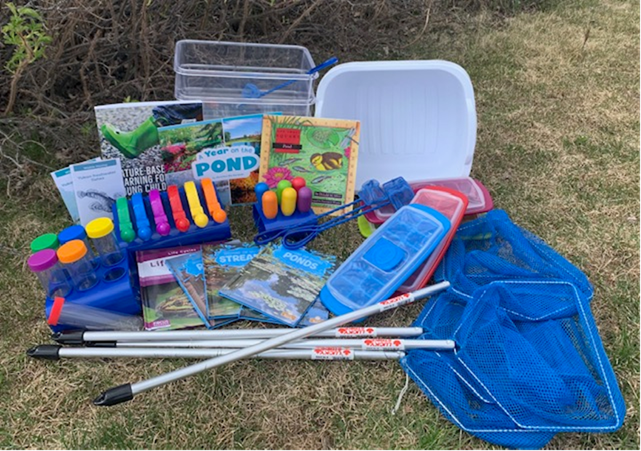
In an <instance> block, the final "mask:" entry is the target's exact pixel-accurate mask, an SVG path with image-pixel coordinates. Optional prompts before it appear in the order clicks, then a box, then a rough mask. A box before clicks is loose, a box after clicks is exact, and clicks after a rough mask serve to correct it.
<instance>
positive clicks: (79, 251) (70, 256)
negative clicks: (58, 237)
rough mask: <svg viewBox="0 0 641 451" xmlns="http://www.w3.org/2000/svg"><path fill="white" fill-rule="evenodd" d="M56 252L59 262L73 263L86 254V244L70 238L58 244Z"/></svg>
mask: <svg viewBox="0 0 641 451" xmlns="http://www.w3.org/2000/svg"><path fill="white" fill-rule="evenodd" d="M56 253H57V254H58V260H60V262H61V263H73V262H77V261H78V260H80V259H81V258H82V257H84V256H85V255H87V246H85V243H84V241H82V240H71V241H69V242H68V243H65V244H63V245H62V246H60V247H59V248H58V251H57V252H56Z"/></svg>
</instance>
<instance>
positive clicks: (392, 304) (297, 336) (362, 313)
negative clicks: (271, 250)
mask: <svg viewBox="0 0 641 451" xmlns="http://www.w3.org/2000/svg"><path fill="white" fill-rule="evenodd" d="M449 286H450V284H449V282H446V281H444V282H440V283H437V284H435V285H431V286H429V287H425V288H422V289H420V290H417V291H414V292H413V293H406V294H402V295H400V296H396V297H394V298H390V299H387V300H386V301H382V302H379V303H377V304H374V305H371V306H369V307H364V308H362V309H358V310H355V311H353V312H349V313H346V314H345V315H341V316H336V317H334V318H332V319H328V320H327V321H324V322H322V323H320V324H315V325H313V326H309V327H306V328H304V329H298V330H294V331H292V332H290V333H288V334H285V335H281V336H279V337H274V338H270V339H268V340H265V341H262V342H260V343H258V344H256V345H254V346H250V347H248V348H242V349H239V350H237V351H236V352H232V353H230V354H225V355H223V356H220V357H214V358H213V359H209V360H205V361H202V362H199V363H196V364H194V365H190V366H187V367H185V368H181V369H179V370H175V371H171V372H169V373H166V374H163V375H160V376H156V377H152V378H151V379H147V380H145V381H141V382H136V383H134V384H123V385H120V386H118V387H113V388H110V389H108V390H106V391H104V392H103V393H101V394H100V395H99V396H98V397H97V398H96V399H94V401H93V403H94V404H95V405H97V406H113V405H116V404H120V403H122V402H125V401H130V400H132V399H133V398H134V396H136V395H137V394H139V393H142V392H145V391H148V390H151V389H152V388H156V387H159V386H161V385H165V384H168V383H169V382H173V381H177V380H180V379H184V378H186V377H188V376H193V375H194V374H198V373H201V372H203V371H206V370H209V369H212V368H216V367H218V366H222V365H225V364H227V363H231V362H235V361H237V360H241V359H245V358H248V357H251V356H253V355H256V354H259V353H261V352H265V351H269V350H270V349H274V348H277V347H279V346H282V345H284V344H287V343H290V342H292V341H295V340H301V339H303V338H307V337H309V336H311V335H314V334H316V333H319V332H322V331H325V330H328V329H331V328H333V327H338V326H342V325H343V324H347V323H349V322H352V321H356V320H359V319H361V318H365V317H367V316H370V315H374V314H375V313H380V312H384V311H386V310H390V309H393V308H396V307H399V306H401V305H405V304H409V303H412V302H414V301H417V300H419V299H423V298H426V297H428V296H431V295H432V294H434V293H438V292H440V291H442V290H445V289H447V288H448V287H449Z"/></svg>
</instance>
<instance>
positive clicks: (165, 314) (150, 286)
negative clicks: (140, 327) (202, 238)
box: [136, 245, 205, 330]
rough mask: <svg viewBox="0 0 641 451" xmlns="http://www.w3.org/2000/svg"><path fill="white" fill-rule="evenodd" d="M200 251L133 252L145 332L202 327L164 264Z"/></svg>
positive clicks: (186, 249)
mask: <svg viewBox="0 0 641 451" xmlns="http://www.w3.org/2000/svg"><path fill="white" fill-rule="evenodd" d="M199 250H200V245H196V246H182V247H175V248H171V249H159V250H150V251H138V252H136V262H137V264H138V278H139V281H140V294H141V300H142V313H143V319H144V321H145V329H147V330H156V329H163V330H169V329H185V328H191V327H197V326H203V325H205V323H204V322H203V320H202V319H201V318H200V316H199V315H198V313H197V312H196V310H195V309H194V307H193V305H192V303H191V302H190V301H189V298H188V297H187V295H185V292H184V291H183V289H182V288H181V287H180V285H179V284H178V282H177V281H176V278H175V277H174V275H173V274H172V273H171V271H170V270H169V268H168V267H167V265H166V264H165V260H166V259H167V258H170V257H174V256H177V255H185V254H190V253H194V252H198V251H199Z"/></svg>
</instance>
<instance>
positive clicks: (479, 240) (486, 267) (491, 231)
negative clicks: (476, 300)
mask: <svg viewBox="0 0 641 451" xmlns="http://www.w3.org/2000/svg"><path fill="white" fill-rule="evenodd" d="M526 279H534V280H545V279H557V280H566V281H568V282H571V283H573V284H574V285H575V286H576V288H577V290H579V293H580V295H581V298H582V299H584V300H585V301H586V302H590V301H591V300H592V294H593V288H592V285H591V284H590V281H589V280H588V278H587V277H586V276H585V274H583V273H582V272H581V271H580V270H579V269H578V268H577V267H575V266H574V265H573V264H572V263H570V262H569V261H567V260H566V259H565V258H564V257H562V256H561V255H560V254H559V253H558V252H556V251H555V250H554V249H552V248H551V247H550V246H549V245H548V244H546V243H545V242H544V241H543V240H542V239H541V238H539V237H537V236H536V235H534V234H533V233H531V232H529V231H527V230H525V229H522V228H521V227H519V226H517V225H516V224H514V223H513V222H512V221H511V220H510V218H509V216H508V215H507V213H505V211H503V210H492V211H490V212H488V213H487V214H486V215H484V216H482V217H480V218H478V219H476V220H474V221H470V222H467V223H465V224H462V225H461V226H460V227H459V228H458V230H457V232H456V235H455V236H454V239H453V240H452V242H451V244H450V247H449V248H448V251H447V252H446V253H445V255H444V256H443V260H442V261H441V264H440V265H439V267H438V268H437V269H436V271H435V273H434V280H436V281H437V282H440V281H442V280H447V281H449V282H450V283H451V284H452V285H453V286H454V287H455V289H456V291H458V292H460V293H462V294H464V295H468V296H470V295H471V294H472V293H473V292H474V290H476V289H477V288H479V287H481V286H483V285H487V284H489V283H491V282H493V281H496V280H521V281H523V280H526Z"/></svg>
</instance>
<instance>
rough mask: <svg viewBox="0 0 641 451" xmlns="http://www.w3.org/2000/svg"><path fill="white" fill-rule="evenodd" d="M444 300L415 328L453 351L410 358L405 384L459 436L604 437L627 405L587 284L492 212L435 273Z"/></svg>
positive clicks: (535, 443)
mask: <svg viewBox="0 0 641 451" xmlns="http://www.w3.org/2000/svg"><path fill="white" fill-rule="evenodd" d="M435 279H436V280H437V281H441V280H448V281H449V282H450V283H451V285H452V286H451V287H450V289H448V290H447V291H446V292H443V293H441V294H440V295H439V296H438V297H437V298H435V299H433V300H431V301H430V302H429V303H428V304H427V305H426V307H425V309H424V310H423V312H422V313H421V315H420V316H419V318H418V319H417V320H416V322H415V324H414V326H420V327H422V328H423V329H424V334H423V335H422V336H421V338H424V339H452V340H455V341H456V343H457V349H456V351H455V352H449V353H448V352H431V351H423V350H412V351H409V352H408V354H407V356H406V357H404V358H403V359H402V360H401V365H402V367H403V369H404V370H405V371H406V372H407V374H408V375H409V376H410V377H411V378H412V379H413V380H414V381H415V382H416V383H417V384H418V386H419V387H420V388H421V390H422V391H423V392H424V393H425V394H426V395H427V397H428V398H429V399H430V400H431V401H432V402H433V403H434V404H435V405H436V406H437V407H438V408H439V410H440V411H441V412H442V413H443V415H444V416H445V417H446V418H447V419H448V420H450V421H452V422H453V423H454V424H456V425H457V426H458V427H460V428H461V429H463V430H465V431H467V432H469V433H471V434H473V435H475V436H477V437H479V438H481V439H483V440H487V441H488V442H491V443H494V444H498V445H502V446H507V447H511V448H540V447H543V446H544V445H545V444H546V443H548V442H549V441H550V440H551V439H552V437H554V435H555V434H556V433H557V432H570V431H575V432H578V431H581V432H610V431H614V430H616V429H618V428H619V427H621V425H622V424H623V418H624V415H625V405H624V402H623V397H622V396H621V392H620V391H619V388H618V385H617V381H616V378H615V375H614V372H613V371H612V367H611V366H610V362H609V361H608V358H607V356H606V354H605V351H604V350H603V344H602V343H601V339H600V337H599V334H598V331H597V328H596V325H595V323H594V319H593V317H592V314H591V311H590V301H591V299H592V292H593V291H592V286H591V285H590V282H589V281H588V280H587V278H586V276H585V275H584V274H583V273H582V272H581V271H579V270H578V269H577V268H576V267H575V266H573V265H572V264H571V263H570V262H568V261H567V260H566V259H564V258H563V257H562V256H561V255H559V254H558V253H557V252H556V251H554V250H553V249H552V248H551V247H549V246H548V245H547V244H545V243H544V242H543V241H542V240H541V239H540V238H538V237H536V236H535V235H533V234H532V233H530V232H528V231H526V230H523V229H521V228H519V227H518V226H516V225H515V224H513V223H512V222H511V221H510V219H509V217H508V216H507V214H506V213H505V212H504V211H501V210H494V211H491V212H489V213H488V214H487V215H485V216H482V217H480V218H479V219H476V220H474V221H471V222H468V223H465V224H463V225H462V226H461V227H460V228H459V229H458V231H457V234H456V236H455V238H454V240H453V241H452V243H451V245H450V248H449V249H448V252H447V253H446V255H445V257H444V258H443V261H442V262H441V265H440V266H439V268H438V269H437V271H436V274H435Z"/></svg>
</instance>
